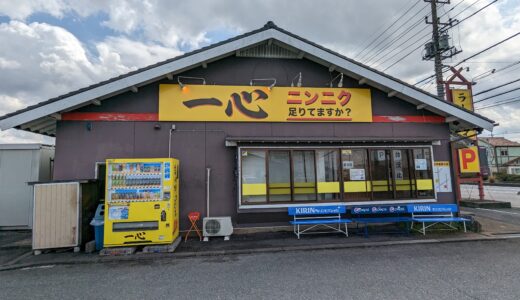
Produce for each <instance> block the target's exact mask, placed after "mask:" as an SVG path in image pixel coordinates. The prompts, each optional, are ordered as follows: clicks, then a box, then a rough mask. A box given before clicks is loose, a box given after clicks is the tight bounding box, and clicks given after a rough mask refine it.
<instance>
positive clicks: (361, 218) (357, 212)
mask: <svg viewBox="0 0 520 300" xmlns="http://www.w3.org/2000/svg"><path fill="white" fill-rule="evenodd" d="M350 213H351V215H352V221H353V222H355V223H356V227H357V226H359V224H363V225H364V228H363V229H364V230H363V232H364V234H363V235H364V236H365V237H368V224H374V223H381V224H382V223H403V222H404V223H406V233H409V232H410V226H409V225H410V223H411V222H412V218H411V217H409V216H406V214H408V211H407V209H406V206H404V205H370V206H353V207H351V208H350ZM403 214H405V216H403ZM368 215H372V216H370V217H367V216H368ZM373 215H380V216H376V217H374V216H373Z"/></svg>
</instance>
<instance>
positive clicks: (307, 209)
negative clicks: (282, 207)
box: [288, 205, 352, 239]
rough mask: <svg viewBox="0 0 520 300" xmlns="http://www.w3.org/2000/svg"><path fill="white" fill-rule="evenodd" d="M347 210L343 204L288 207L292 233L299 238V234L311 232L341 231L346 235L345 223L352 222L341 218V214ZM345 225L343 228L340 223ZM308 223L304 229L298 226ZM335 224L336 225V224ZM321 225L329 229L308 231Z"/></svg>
mask: <svg viewBox="0 0 520 300" xmlns="http://www.w3.org/2000/svg"><path fill="white" fill-rule="evenodd" d="M346 211H347V209H346V207H345V206H344V205H335V206H296V207H289V212H288V213H289V216H293V220H292V221H290V223H291V224H292V225H293V231H294V234H296V236H297V237H298V239H300V235H301V234H311V233H313V234H314V233H330V232H341V233H344V234H345V235H346V236H348V228H347V224H348V223H350V222H352V221H351V220H349V219H344V218H341V214H344V213H345V212H346ZM342 224H344V225H345V230H343V229H342V228H341V225H342ZM303 225H310V226H309V227H307V228H305V229H304V230H301V229H300V226H303ZM336 225H337V226H336ZM317 226H322V227H326V228H328V229H330V230H329V231H310V230H311V229H313V228H315V227H317Z"/></svg>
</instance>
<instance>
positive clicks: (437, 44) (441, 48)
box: [423, 0, 462, 100]
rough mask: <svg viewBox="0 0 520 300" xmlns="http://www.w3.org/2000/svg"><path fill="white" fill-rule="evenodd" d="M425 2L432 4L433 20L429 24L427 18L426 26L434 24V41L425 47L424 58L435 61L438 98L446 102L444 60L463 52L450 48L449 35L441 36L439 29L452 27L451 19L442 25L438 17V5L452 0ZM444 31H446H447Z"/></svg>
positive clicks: (430, 0) (426, 18)
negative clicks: (440, 26)
mask: <svg viewBox="0 0 520 300" xmlns="http://www.w3.org/2000/svg"><path fill="white" fill-rule="evenodd" d="M424 2H430V4H431V11H432V20H431V22H429V21H428V17H425V20H426V24H432V41H431V42H428V43H427V44H426V45H425V50H426V53H425V55H424V56H423V59H424V60H431V59H433V60H434V68H435V80H436V83H437V96H438V97H439V98H440V99H443V100H444V95H445V91H444V85H443V77H442V60H443V59H446V58H450V57H452V56H454V55H456V54H458V53H460V52H462V51H460V50H457V49H455V47H453V46H450V45H449V36H448V34H447V33H446V32H442V34H441V30H442V29H440V28H439V25H443V26H445V27H444V28H447V27H450V26H451V25H452V20H451V19H450V20H449V22H448V23H442V22H440V18H439V17H438V16H437V3H440V4H450V0H424ZM455 21H456V20H455ZM444 31H446V29H445V30H444Z"/></svg>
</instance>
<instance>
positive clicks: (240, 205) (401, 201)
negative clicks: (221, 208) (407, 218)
mask: <svg viewBox="0 0 520 300" xmlns="http://www.w3.org/2000/svg"><path fill="white" fill-rule="evenodd" d="M356 148H357V149H359V148H360V149H365V150H367V165H368V168H369V169H368V172H369V176H370V180H371V174H370V173H371V165H370V157H369V155H368V152H369V151H368V150H370V149H381V150H390V158H391V160H392V159H393V158H392V156H393V153H392V151H391V150H393V149H401V150H402V149H410V150H412V149H415V148H428V149H429V151H430V159H431V162H430V163H431V164H430V165H431V166H432V167H431V170H430V174H431V180H432V187H433V197H430V198H415V199H410V200H405V199H380V200H368V201H366V200H361V201H345V198H344V190H343V189H344V187H343V173H342V169H341V166H342V165H341V164H342V158H341V150H343V149H356ZM244 150H264V151H266V201H265V202H264V203H261V204H243V203H242V156H241V153H242V151H244ZM269 150H288V151H289V153H290V155H289V159H290V166H291V170H290V173H291V175H290V176H291V201H290V202H270V201H269V199H268V189H269V186H268V180H269V177H268V176H269V166H268V155H269ZM292 150H313V151H314V166H315V167H314V171H315V173H316V172H317V169H316V168H317V163H316V150H335V151H339V153H338V155H339V164H340V165H339V167H338V172H339V174H338V178H339V180H340V192H339V194H340V198H341V199H338V200H321V201H320V200H319V199H318V197H316V198H317V199H316V200H313V201H294V200H293V197H292V189H293V176H294V175H293V166H292V165H293V158H292ZM237 157H238V180H237V181H238V189H237V199H238V201H237V202H238V203H237V206H238V207H237V208H238V209H239V210H242V209H255V208H285V207H291V206H301V205H305V204H309V205H315V206H320V205H330V204H336V205H337V204H340V205H379V204H405V203H432V202H437V198H438V197H437V190H436V188H435V178H434V172H433V166H434V153H433V146H432V145H428V144H426V145H425V144H422V145H373V146H362V145H352V146H346V145H345V146H334V147H331V146H289V147H288V146H276V145H269V146H246V145H242V146H238V147H237ZM412 161H413V160H412ZM389 163H391V162H389ZM412 167H413V168H414V169H415V165H413V166H410V168H412ZM412 173H413V174H414V175H413V176H414V178H415V172H412ZM317 180H318V178H317V176H315V182H316V194H317ZM417 192H418V191H417V189H416V190H415V194H414V196H415V197H417ZM371 199H373V196H372V195H371Z"/></svg>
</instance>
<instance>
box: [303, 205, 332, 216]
mask: <svg viewBox="0 0 520 300" xmlns="http://www.w3.org/2000/svg"><path fill="white" fill-rule="evenodd" d="M296 213H297V214H299V215H305V214H324V215H326V214H337V213H339V208H316V207H297V208H296Z"/></svg>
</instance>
